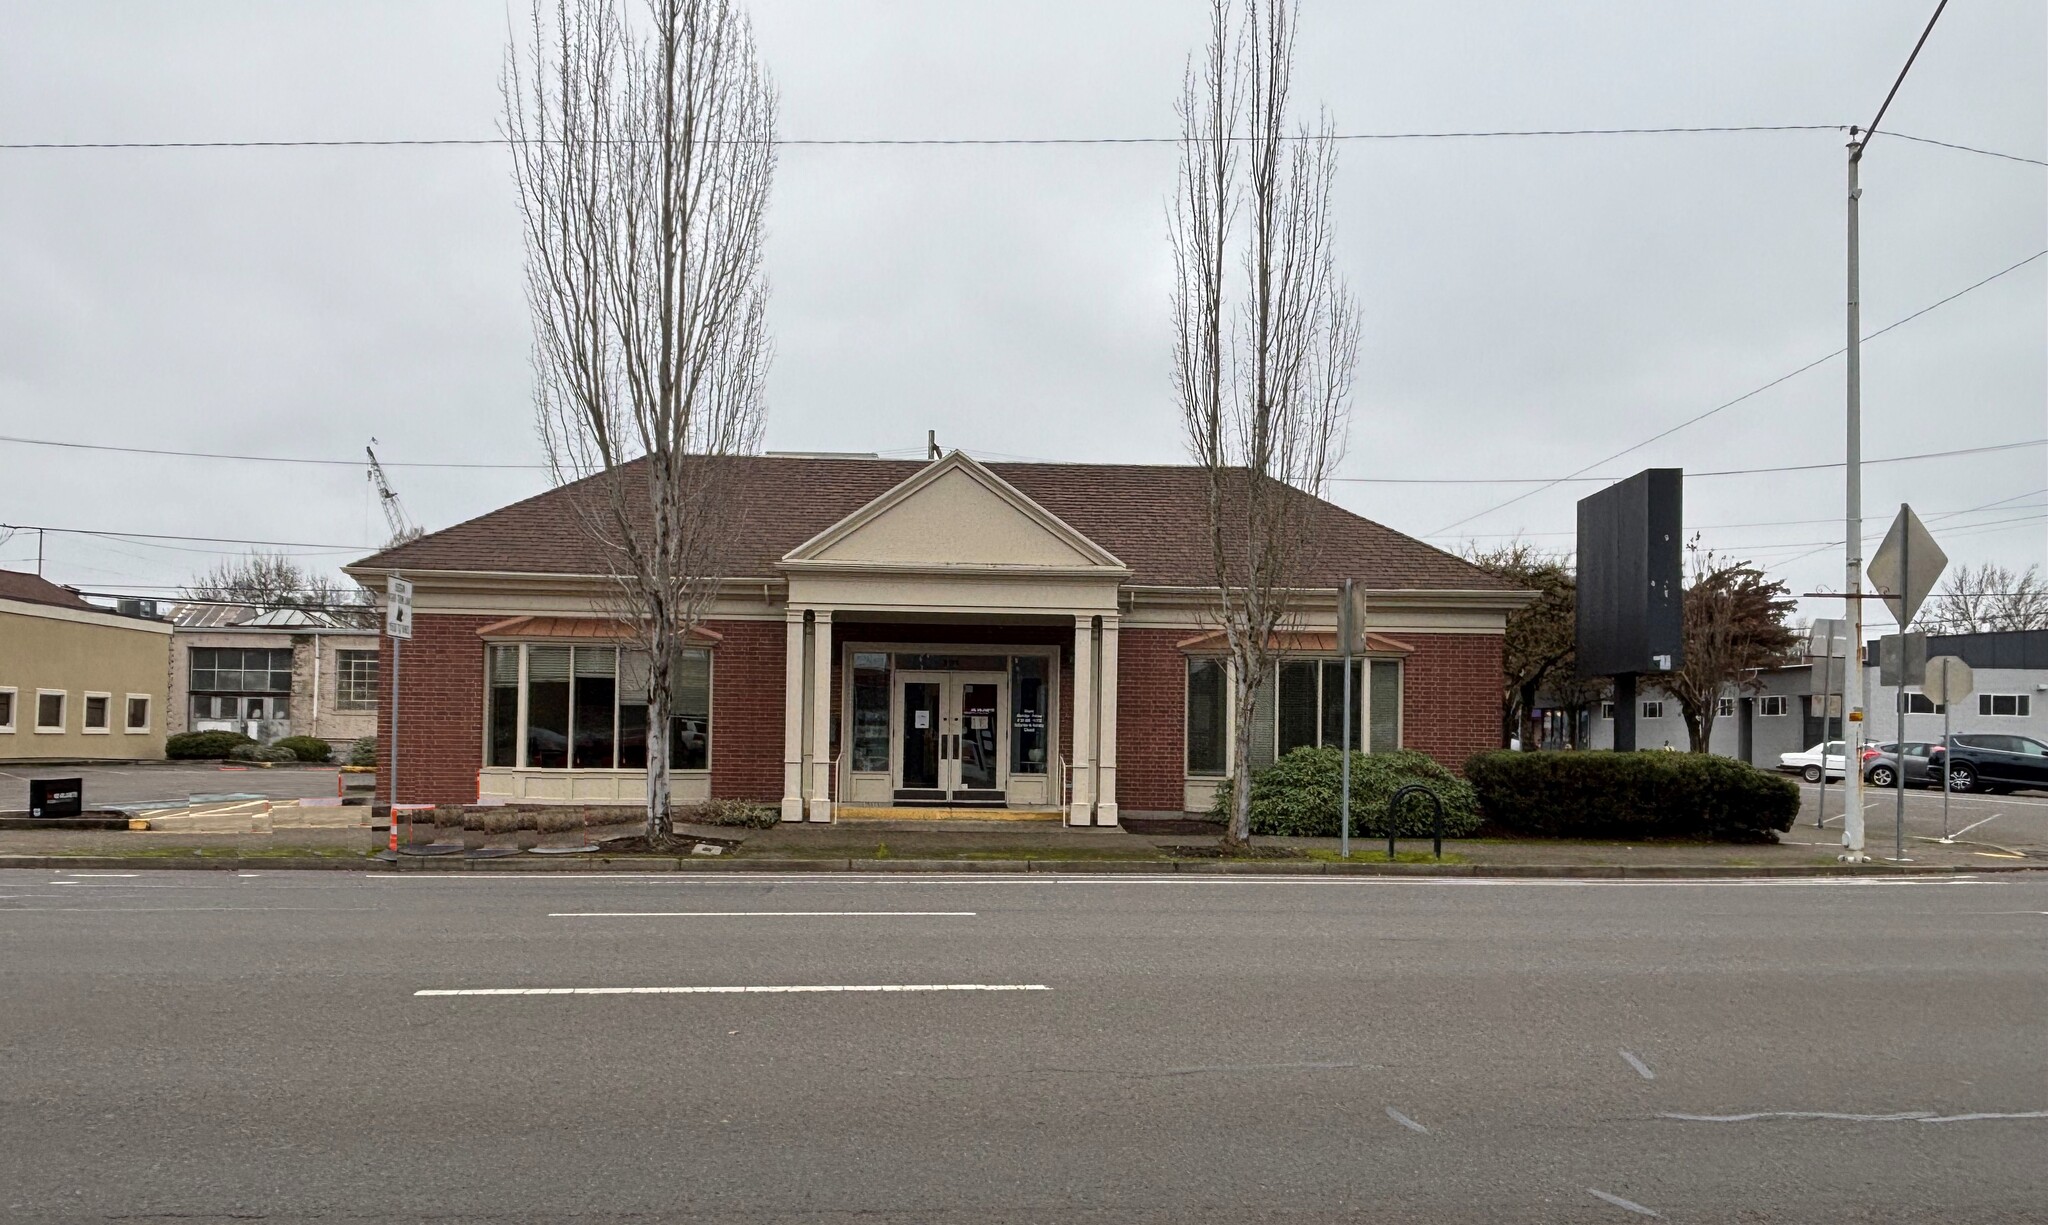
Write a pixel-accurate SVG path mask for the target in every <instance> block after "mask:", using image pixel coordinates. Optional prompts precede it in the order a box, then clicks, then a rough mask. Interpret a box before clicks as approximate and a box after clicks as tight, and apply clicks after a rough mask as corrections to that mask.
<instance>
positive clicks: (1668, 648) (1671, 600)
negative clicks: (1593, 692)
mask: <svg viewBox="0 0 2048 1225" xmlns="http://www.w3.org/2000/svg"><path fill="white" fill-rule="evenodd" d="M1684 480H1685V474H1684V472H1683V471H1682V470H1680V469H1678V468H1646V469H1644V470H1643V471H1641V472H1638V473H1636V474H1635V475H1634V476H1632V477H1629V478H1628V479H1627V480H1625V481H1621V482H1619V483H1617V484H1613V485H1609V486H1608V487H1607V488H1605V489H1603V490H1601V491H1600V492H1598V493H1596V494H1593V495H1592V496H1590V497H1587V498H1584V499H1581V500H1580V502H1579V548H1578V554H1579V556H1578V562H1579V615H1578V640H1577V645H1578V663H1579V675H1580V676H1582V677H1594V676H1623V675H1628V674H1631V673H1657V672H1670V671H1672V670H1673V669H1675V668H1677V667H1679V666H1680V665H1681V664H1683V663H1684V662H1685V659H1684V651H1685V540H1684V515H1683V490H1684Z"/></svg>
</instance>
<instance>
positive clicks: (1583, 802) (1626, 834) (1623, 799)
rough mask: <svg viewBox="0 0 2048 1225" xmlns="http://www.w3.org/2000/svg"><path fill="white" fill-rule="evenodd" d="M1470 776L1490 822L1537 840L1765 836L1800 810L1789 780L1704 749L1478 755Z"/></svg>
mask: <svg viewBox="0 0 2048 1225" xmlns="http://www.w3.org/2000/svg"><path fill="white" fill-rule="evenodd" d="M1465 777H1466V778H1467V779H1469V780H1470V781H1471V783H1472V787H1473V789H1474V790H1475V791H1477V792H1478V795H1479V808H1480V811H1481V812H1482V813H1484V814H1485V816H1486V819H1487V820H1488V821H1490V822H1492V823H1493V824H1495V825H1498V826H1500V827H1501V828H1502V829H1504V830H1506V831H1508V832H1510V833H1514V834H1522V835H1528V836H1533V837H1539V838H1707V839H1713V840H1716V841H1722V842H1768V841H1774V840H1775V838H1774V836H1773V835H1774V834H1776V833H1782V832H1784V831H1786V830H1789V829H1791V828H1792V822H1793V820H1794V818H1796V817H1797V816H1798V815H1799V786H1798V784H1796V783H1794V782H1793V781H1792V780H1791V779H1789V778H1785V777H1783V776H1781V775H1777V774H1772V773H1769V772H1768V771H1764V770H1759V769H1757V768H1756V767H1755V766H1752V765H1749V764H1748V763H1746V762H1740V761H1736V760H1735V759H1733V758H1730V757H1714V756H1711V755H1709V754H1705V753H1670V752H1663V751H1660V750H1652V751H1650V752H1643V753H1612V752H1546V753H1513V752H1494V753H1480V754H1477V755H1476V756H1474V757H1473V758H1472V759H1471V760H1470V761H1468V762H1466V763H1465Z"/></svg>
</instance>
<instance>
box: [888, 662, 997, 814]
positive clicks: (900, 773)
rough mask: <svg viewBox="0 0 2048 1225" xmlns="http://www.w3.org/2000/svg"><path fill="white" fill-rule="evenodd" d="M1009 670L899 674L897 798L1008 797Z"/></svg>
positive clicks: (990, 800) (987, 800) (990, 799)
mask: <svg viewBox="0 0 2048 1225" xmlns="http://www.w3.org/2000/svg"><path fill="white" fill-rule="evenodd" d="M1008 690H1009V678H1008V677H1007V676H1005V675H1004V674H1003V673H1000V672H899V673H897V674H896V703H897V706H896V720H895V724H896V727H897V729H898V730H897V733H896V742H897V762H896V769H897V773H896V798H898V799H900V800H926V801H968V802H981V803H1000V802H1001V801H1002V800H1003V798H1004V794H1003V792H1004V788H1005V786H1006V784H1007V780H1008V778H1009V762H1008V760H1007V757H1008V752H1009V738H1008V736H1006V735H1005V731H1006V729H1007V728H1008V726H1009V692H1008Z"/></svg>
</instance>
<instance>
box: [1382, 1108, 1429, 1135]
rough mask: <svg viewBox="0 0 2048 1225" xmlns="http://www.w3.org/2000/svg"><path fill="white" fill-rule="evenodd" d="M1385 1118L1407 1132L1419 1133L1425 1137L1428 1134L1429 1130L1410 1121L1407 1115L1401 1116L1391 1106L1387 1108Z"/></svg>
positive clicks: (1412, 1120)
mask: <svg viewBox="0 0 2048 1225" xmlns="http://www.w3.org/2000/svg"><path fill="white" fill-rule="evenodd" d="M1387 1117H1388V1118H1390V1119H1392V1120H1394V1122H1396V1123H1399V1124H1400V1125H1401V1126H1403V1127H1405V1128H1407V1129H1408V1130H1409V1131H1419V1132H1421V1133H1422V1134H1423V1135H1425V1136H1426V1135H1428V1134H1429V1128H1427V1127H1424V1126H1423V1125H1422V1124H1420V1123H1418V1122H1416V1121H1415V1120H1414V1119H1411V1118H1409V1117H1408V1116H1407V1115H1405V1114H1402V1113H1401V1112H1400V1111H1398V1110H1396V1109H1394V1108H1393V1107H1392V1106H1389V1107H1387Z"/></svg>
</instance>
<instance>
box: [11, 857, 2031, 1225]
mask: <svg viewBox="0 0 2048 1225" xmlns="http://www.w3.org/2000/svg"><path fill="white" fill-rule="evenodd" d="M729 912H737V913H729ZM783 912H796V913H783ZM875 912H883V913H875ZM0 950H4V952H0V1036H4V1037H0V1218H4V1219H6V1220H8V1221H99V1220H108V1219H122V1220H135V1219H141V1220H157V1219H164V1220H169V1219H175V1220H178V1221H183V1222H211V1221H226V1220H238V1221H239V1220H249V1219H261V1220H290V1221H298V1220H317V1221H322V1222H358V1221H364V1222H397V1221H420V1220H435V1221H439V1220H452V1221H463V1222H468V1221H488V1222H543V1221H546V1222H556V1221H574V1222H607V1223H608V1222H626V1221H634V1222H639V1221H651V1220H685V1219H701V1220H717V1221H745V1222H756V1221H790V1220H794V1221H805V1222H862V1223H863V1225H866V1223H874V1222H930V1221H971V1222H976V1223H977V1225H986V1223H989V1222H1010V1221H1031V1222H1044V1221H1065V1220H1082V1221H1103V1222H1110V1221H1114V1222H1168V1221H1171V1222H1244V1221H1285V1222H1310V1221H1325V1220H1386V1221H1397V1220H1398V1221H1515V1222H1519V1221H1572V1222H1581V1221H1590V1222H1599V1221H1630V1220H1644V1219H1649V1218H1648V1217H1646V1216H1644V1215H1643V1214H1644V1213H1654V1214H1657V1215H1658V1216H1659V1217H1661V1218H1663V1219H1666V1220H1671V1221H1734V1220H1741V1221H1748V1222H1779V1221H1783V1222H1814V1221H1844V1220H1853V1221H1943V1222H1969V1221H2039V1220H2043V1219H2044V1218H2048V1192H2044V1189H2043V1188H2044V1183H2043V1171H2044V1155H2048V1043H2044V1042H2043V1040H2042V1039H2043V1036H2044V1035H2043V1025H2044V1015H2048V1014H2044V1003H2048V878H2044V877H2043V876H2040V875H2034V874H2027V875H2022V876H2001V877H1996V878H1983V879H1965V880H1960V881H1920V882H1915V881H1903V880H1894V881H1868V880H1847V879H1836V880H1793V881H1759V882H1753V883H1752V882H1713V883H1707V882H1700V883H1667V882H1606V883H1601V882H1571V881H1498V882H1493V881H1449V880H1439V881H1422V880H1355V881H1346V880H1336V881H1331V880H1323V881H1307V880H1284V879H1236V880H1229V879H1209V880H1200V881H1194V880H1179V881H1169V880H1143V879H1108V878H1091V877H1088V876H1085V875H1083V876H1077V877H1072V878H1064V879H1062V878H1046V879H999V880H992V879H971V878H958V877H915V878H847V877H844V876H835V877H802V876H788V877H782V876H777V877H761V878H751V877H748V878H740V877H731V876H721V877H718V878H712V879H706V878H676V877H673V876H669V877H655V878H645V877H633V878H627V877H618V876H604V877H560V876H545V877H542V876H525V877H515V876H465V877H459V878H439V877H430V876H406V877H365V876H356V875H345V874H340V873H303V874H289V873H276V874H257V875H248V874H244V875H235V874H230V873H211V874H209V873H172V872H145V873H141V874H138V875H134V876H108V875H103V874H97V873H86V872H76V873H70V874H65V873H30V872H25V871H15V872H5V873H0ZM844 986H866V987H882V986H913V987H916V986H923V987H952V988H958V987H1005V988H1029V989H1013V990H960V989H956V990H923V991H911V990H905V991H886V992H884V991H831V992H735V993H701V992H642V993H630V994H545V995H533V994H516V995H514V994H476V995H432V994H428V995H422V994H420V992H423V991H424V992H435V991H479V990H481V991H498V990H504V989H515V988H517V989H524V988H622V987H638V988H646V987H656V988H703V987H718V988H745V987H844ZM1041 988H1042V989H1041ZM1805 1112H1824V1115H1825V1117H1820V1116H1814V1115H1810V1114H1807V1113H1805ZM2015 1115H2019V1116H2030V1117H2009V1116H2015Z"/></svg>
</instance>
